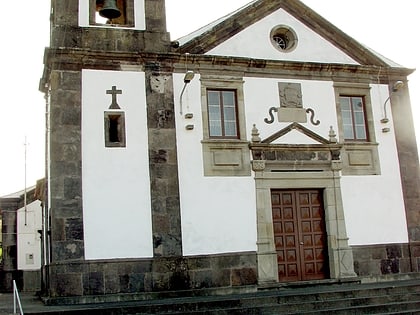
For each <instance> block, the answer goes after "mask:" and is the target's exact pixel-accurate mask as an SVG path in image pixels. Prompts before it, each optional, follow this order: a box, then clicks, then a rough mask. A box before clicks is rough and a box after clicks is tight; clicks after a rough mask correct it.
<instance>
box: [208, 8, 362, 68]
mask: <svg viewBox="0 0 420 315" xmlns="http://www.w3.org/2000/svg"><path fill="white" fill-rule="evenodd" d="M278 25H287V26H289V27H291V28H292V29H293V30H294V31H295V32H296V34H297V37H298V44H297V47H296V49H295V50H293V51H291V52H281V51H279V50H278V49H276V48H275V47H274V46H273V45H272V44H271V41H270V32H271V30H272V29H273V28H274V27H276V26H278ZM256 47H258V49H256ZM207 54H208V55H221V56H238V57H249V58H258V59H269V60H270V59H271V60H288V61H306V62H325V63H344V64H357V62H356V61H355V60H353V59H352V58H351V57H349V56H348V55H346V54H345V53H344V52H342V51H341V50H339V49H338V48H337V47H335V46H334V45H332V44H331V43H329V42H327V41H326V40H325V39H324V38H322V37H321V36H320V35H318V34H317V33H315V32H314V31H313V30H311V29H309V28H308V27H307V26H306V25H304V24H302V23H301V22H300V21H298V20H297V19H296V18H294V17H293V16H291V15H290V14H288V13H287V12H286V11H284V10H283V9H280V10H277V11H276V12H273V13H272V14H270V15H268V16H266V17H265V18H263V19H261V20H260V21H258V22H256V23H254V24H253V25H251V26H249V27H248V28H246V29H245V30H243V31H242V32H240V33H238V34H236V35H234V36H232V37H231V38H230V39H228V40H227V41H225V42H223V43H222V44H220V45H218V46H217V47H215V48H213V49H212V50H210V51H209V52H208V53H207Z"/></svg>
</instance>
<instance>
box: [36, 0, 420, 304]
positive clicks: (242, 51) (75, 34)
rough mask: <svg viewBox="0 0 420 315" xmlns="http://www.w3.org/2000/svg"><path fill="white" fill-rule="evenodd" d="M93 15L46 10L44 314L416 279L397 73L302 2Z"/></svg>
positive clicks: (156, 7)
mask: <svg viewBox="0 0 420 315" xmlns="http://www.w3.org/2000/svg"><path fill="white" fill-rule="evenodd" d="M75 2H76V1H75ZM101 5H102V4H101V3H100V1H96V2H95V1H87V0H85V1H82V0H80V1H78V3H66V4H62V3H59V1H52V7H53V11H52V12H53V15H52V33H51V34H52V35H51V45H50V46H51V47H50V48H49V49H48V50H47V51H46V56H45V60H46V61H45V62H46V63H45V72H44V74H43V78H42V81H41V82H42V84H41V90H42V91H43V92H45V93H46V94H47V95H48V96H49V102H48V106H49V107H48V111H49V113H50V115H49V117H50V120H49V129H48V136H49V138H48V148H49V155H48V161H49V170H48V182H49V187H48V192H49V196H48V200H49V205H48V213H47V215H48V216H49V217H50V218H51V226H50V227H49V231H50V232H51V238H50V239H49V245H48V246H47V248H51V252H50V253H49V257H50V258H51V259H50V261H48V262H47V264H48V266H49V272H50V276H49V279H50V280H49V283H48V284H47V286H48V294H49V295H50V296H51V297H52V298H58V297H62V296H69V295H71V296H79V297H81V296H84V298H85V299H87V298H88V297H89V296H90V295H96V296H97V295H103V296H106V297H110V298H111V296H112V295H113V294H122V293H143V292H153V291H165V290H179V289H182V290H185V289H202V288H218V289H220V290H224V289H226V288H228V289H232V288H238V289H245V288H246V289H247V290H249V289H250V288H251V289H255V288H257V287H258V286H264V285H273V284H274V285H275V284H278V283H282V282H294V281H304V280H311V281H318V280H323V279H332V280H340V279H343V278H352V277H356V276H378V275H383V274H389V273H406V272H412V271H417V270H416V268H417V263H415V262H416V261H417V259H418V258H417V257H415V256H413V255H414V253H415V251H414V249H415V248H416V246H418V243H417V242H418V241H419V240H420V234H419V233H417V232H416V231H418V230H419V222H418V220H417V219H416V216H415V213H416V211H417V208H416V204H418V188H419V181H418V157H417V149H416V141H415V136H414V129H413V123H412V115H411V109H410V101H409V95H408V88H407V84H405V83H406V82H407V76H408V75H409V74H410V73H412V70H410V69H406V68H404V67H402V66H400V65H398V64H396V63H394V62H391V61H389V60H388V59H386V58H384V57H382V56H381V55H378V54H376V53H374V52H373V51H371V50H369V49H368V48H366V47H365V46H362V45H361V44H359V43H358V42H357V41H356V40H354V39H352V38H350V37H349V36H347V35H346V34H344V33H343V32H341V31H340V30H339V29H337V28H336V27H334V26H333V25H331V24H330V23H329V22H327V21H326V20H324V19H323V18H322V17H320V16H319V15H318V14H316V13H315V12H313V11H312V10H311V9H310V8H308V7H307V6H305V5H304V4H302V3H301V2H299V1H269V0H257V1H252V2H250V3H249V5H247V6H245V7H243V8H241V9H240V10H238V11H236V12H233V13H232V14H230V15H228V16H226V17H224V18H222V19H220V20H217V21H215V22H214V23H211V24H210V25H208V26H206V27H204V28H202V29H200V30H197V31H195V32H193V33H191V34H190V35H188V36H186V37H183V38H180V39H179V40H178V41H170V39H169V33H167V31H166V26H165V25H166V24H165V12H164V10H163V8H164V0H159V1H151V0H144V1H143V0H137V1H134V0H119V1H116V2H115V5H116V7H113V8H112V10H111V11H112V12H111V13H115V11H118V12H119V13H121V16H120V17H117V18H114V19H113V20H110V22H109V23H108V24H103V23H102V22H100V21H99V20H96V18H95V16H96V11H97V10H98V11H101V10H102V9H101ZM76 13H77V14H76ZM106 14H107V13H105V15H106ZM193 74H194V75H193ZM391 231H392V233H391ZM410 253H411V254H410Z"/></svg>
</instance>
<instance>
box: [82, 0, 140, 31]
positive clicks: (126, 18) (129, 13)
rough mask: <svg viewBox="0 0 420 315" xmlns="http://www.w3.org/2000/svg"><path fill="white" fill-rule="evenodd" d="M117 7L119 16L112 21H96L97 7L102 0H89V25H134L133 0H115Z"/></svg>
mask: <svg viewBox="0 0 420 315" xmlns="http://www.w3.org/2000/svg"><path fill="white" fill-rule="evenodd" d="M115 1H116V4H117V7H118V9H119V10H120V11H121V16H120V17H119V18H116V19H113V20H112V23H110V24H106V23H99V22H98V21H97V12H98V8H99V7H100V6H101V4H103V2H104V0H89V25H107V26H117V27H118V26H123V27H134V0H115Z"/></svg>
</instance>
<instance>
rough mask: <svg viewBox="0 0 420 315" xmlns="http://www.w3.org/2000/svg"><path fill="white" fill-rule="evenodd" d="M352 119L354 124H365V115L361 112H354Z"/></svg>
mask: <svg viewBox="0 0 420 315" xmlns="http://www.w3.org/2000/svg"><path fill="white" fill-rule="evenodd" d="M354 121H355V124H356V125H363V126H364V125H365V115H364V113H363V112H356V113H354Z"/></svg>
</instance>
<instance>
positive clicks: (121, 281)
mask: <svg viewBox="0 0 420 315" xmlns="http://www.w3.org/2000/svg"><path fill="white" fill-rule="evenodd" d="M49 275H50V279H51V282H50V287H49V292H48V295H49V298H48V299H49V303H50V304H57V303H60V301H59V298H63V297H75V298H74V299H71V300H68V299H65V300H66V302H65V303H66V304H68V303H85V302H88V301H90V300H91V298H92V297H93V296H94V297H95V298H94V299H95V301H98V300H102V301H110V299H111V297H110V298H109V299H107V298H106V296H107V295H108V296H111V295H122V294H125V295H129V294H139V293H152V292H168V291H179V290H197V289H204V288H235V287H241V286H250V285H256V284H257V258H256V253H255V252H245V253H235V254H226V255H209V256H193V257H171V258H154V259H141V260H108V261H82V262H71V263H70V262H69V263H64V264H52V265H50V266H49ZM101 296H102V297H101ZM57 298H58V299H57ZM114 298H115V297H114ZM54 299H56V300H57V301H55V302H54Z"/></svg>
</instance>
